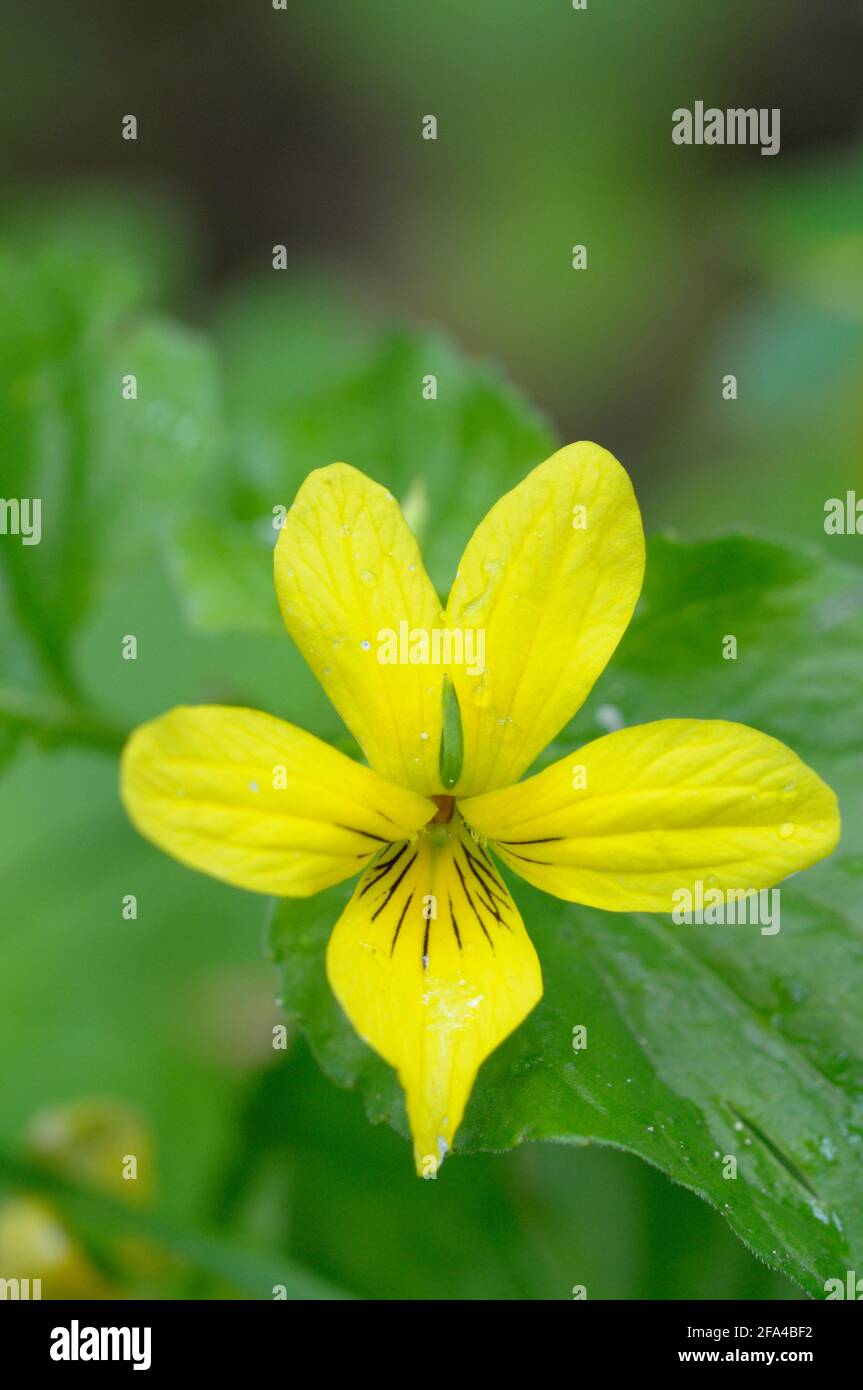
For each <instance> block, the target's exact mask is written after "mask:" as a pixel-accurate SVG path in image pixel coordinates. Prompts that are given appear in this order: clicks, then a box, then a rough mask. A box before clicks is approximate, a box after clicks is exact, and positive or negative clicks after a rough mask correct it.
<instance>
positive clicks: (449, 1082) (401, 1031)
mask: <svg viewBox="0 0 863 1390" xmlns="http://www.w3.org/2000/svg"><path fill="white" fill-rule="evenodd" d="M327 973H328V975H329V979H330V984H331V985H332V988H333V991H334V993H335V995H336V997H337V999H338V1000H339V1003H340V1004H341V1006H342V1008H343V1009H344V1011H345V1013H346V1014H347V1015H348V1017H349V1018H350V1020H351V1022H352V1023H353V1025H354V1027H355V1028H356V1030H357V1032H358V1033H359V1034H360V1036H361V1037H362V1038H364V1039H365V1041H366V1042H367V1043H369V1045H370V1046H371V1047H373V1048H374V1049H375V1051H376V1052H378V1053H380V1055H381V1056H382V1057H383V1058H384V1059H385V1060H386V1061H387V1062H389V1063H390V1065H391V1066H393V1067H395V1068H396V1069H397V1071H398V1075H399V1080H400V1081H401V1084H402V1086H403V1087H404V1091H405V1098H406V1102H407V1110H408V1118H409V1120H410V1125H411V1132H412V1134H413V1143H414V1158H415V1161H416V1167H417V1172H418V1173H420V1174H421V1175H423V1176H425V1177H428V1176H431V1175H433V1174H434V1172H435V1171H436V1169H437V1166H438V1164H439V1163H440V1161H441V1159H442V1158H443V1156H444V1154H445V1153H446V1151H447V1150H448V1149H449V1148H450V1147H451V1145H452V1141H453V1136H454V1135H455V1132H456V1130H457V1129H458V1126H459V1123H460V1121H461V1118H462V1115H463V1114H464V1109H465V1105H466V1104H467V1100H468V1097H469V1095H470V1092H471V1089H472V1087H473V1083H474V1078H475V1077H476V1074H477V1071H478V1070H479V1067H480V1065H481V1063H482V1062H483V1061H484V1060H485V1058H486V1057H487V1056H488V1055H489V1053H491V1052H493V1051H494V1049H495V1048H496V1047H497V1046H498V1044H499V1043H500V1042H502V1041H503V1039H504V1038H505V1037H507V1035H508V1034H509V1033H511V1032H512V1030H513V1029H514V1028H516V1027H517V1026H518V1024H519V1023H521V1021H522V1019H523V1018H525V1017H526V1015H527V1014H528V1013H529V1012H530V1011H531V1009H532V1008H533V1006H534V1004H536V1002H537V1000H538V999H539V998H540V997H541V995H542V975H541V972H540V966H539V961H538V959H537V955H536V952H535V950H534V948H533V945H532V944H531V941H530V939H529V937H528V935H527V933H526V931H525V929H524V925H523V923H522V920H521V917H520V916H519V914H518V910H517V909H516V906H515V904H514V902H513V901H512V898H511V897H510V895H509V892H508V891H507V889H506V887H505V885H504V884H503V882H502V881H501V879H500V877H499V876H498V874H497V873H496V871H495V870H494V868H493V867H492V865H491V862H490V861H489V860H488V859H487V857H486V856H485V855H484V853H483V852H482V851H481V850H480V849H478V847H477V845H476V844H475V843H474V841H473V840H472V839H471V837H470V836H469V835H468V834H467V833H466V831H465V828H464V826H463V824H462V823H461V821H460V820H459V819H458V817H456V820H455V821H453V822H452V823H451V824H450V825H434V826H432V827H430V828H429V830H428V831H427V832H424V833H422V834H421V835H420V837H419V839H418V840H417V841H416V843H414V844H409V843H403V844H400V845H393V846H391V847H390V848H389V849H387V850H385V851H383V853H382V854H381V855H380V857H379V858H378V860H377V861H376V862H375V863H374V864H372V865H370V866H369V868H368V869H367V870H366V872H365V874H364V875H363V878H362V879H361V881H360V883H359V885H358V887H357V890H356V892H355V893H354V896H353V898H352V899H351V901H350V903H349V904H348V906H347V908H346V909H345V911H344V913H343V914H342V916H341V918H340V920H339V922H338V923H337V925H336V928H335V931H334V932H333V935H332V938H331V940H330V944H329V949H328V951H327Z"/></svg>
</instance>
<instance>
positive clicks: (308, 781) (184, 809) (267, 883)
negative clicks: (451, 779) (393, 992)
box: [121, 705, 435, 897]
mask: <svg viewBox="0 0 863 1390" xmlns="http://www.w3.org/2000/svg"><path fill="white" fill-rule="evenodd" d="M121 797H122V800H123V804H124V806H125V807H126V810H127V812H128V814H129V818H130V820H131V821H132V823H133V825H134V826H135V827H136V828H137V829H138V830H139V831H140V832H141V834H142V835H145V836H146V837H147V839H148V840H152V841H153V843H154V844H156V845H158V846H159V848H160V849H163V850H165V851H166V852H167V853H168V854H170V855H173V857H174V858H175V859H179V860H180V861H181V863H183V864H188V865H189V866H190V867H191V868H193V869H201V870H202V871H203V872H204V873H208V874H212V875H213V877H214V878H220V879H224V880H225V882H227V883H233V884H235V885H236V886H237V887H239V888H251V889H254V890H255V891H256V892H259V893H276V894H279V895H285V896H288V897H305V896H306V895H307V894H309V893H316V892H318V890H319V889H321V888H327V887H329V886H330V885H331V884H333V883H339V882H341V880H342V879H344V878H349V877H350V876H351V874H355V873H358V872H359V871H360V869H361V868H362V867H363V865H364V864H366V863H367V862H368V860H369V859H370V857H371V856H372V855H374V854H376V853H377V852H378V851H379V850H380V848H381V846H382V845H383V844H386V843H388V842H389V841H390V840H400V839H403V838H405V837H406V836H410V835H412V834H414V833H415V832H416V831H417V830H418V829H419V827H420V826H421V825H424V824H425V822H426V821H427V820H428V819H429V818H430V817H431V816H433V815H434V812H435V807H434V804H433V803H432V802H429V801H426V800H425V799H424V798H423V797H421V796H417V795H416V794H415V793H414V792H410V791H405V790H403V789H402V788H400V787H395V786H392V785H391V784H390V783H388V782H386V781H384V779H383V778H382V777H379V776H378V774H377V773H376V772H372V771H371V769H370V768H367V767H363V766H361V764H359V763H356V762H353V761H352V759H350V758H346V757H345V755H344V754H343V753H339V752H336V750H335V749H333V748H330V747H329V746H328V745H327V744H326V743H322V742H321V740H320V739H317V738H314V737H313V736H312V735H311V734H307V733H305V732H304V731H303V730H302V729H297V728H295V727H294V726H293V724H286V723H285V722H284V721H283V720H281V719H274V718H273V717H272V716H271V715H269V714H261V713H259V712H258V711H257V710H250V709H235V708H232V707H227V706H220V705H199V706H181V707H180V708H178V709H174V710H171V711H170V712H169V713H168V714H165V715H163V716H162V717H161V718H160V719H154V720H153V721H152V723H150V724H143V725H142V726H141V727H140V728H139V729H136V730H135V732H134V733H133V734H132V736H131V738H130V739H129V741H128V743H127V744H126V747H125V749H124V751H123V758H122V764H121Z"/></svg>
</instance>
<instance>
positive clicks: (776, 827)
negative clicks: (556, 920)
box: [460, 719, 839, 912]
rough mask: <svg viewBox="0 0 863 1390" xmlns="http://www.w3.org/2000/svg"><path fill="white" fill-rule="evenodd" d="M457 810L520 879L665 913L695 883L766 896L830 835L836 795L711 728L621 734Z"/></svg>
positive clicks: (731, 733)
mask: <svg viewBox="0 0 863 1390" xmlns="http://www.w3.org/2000/svg"><path fill="white" fill-rule="evenodd" d="M460 804H461V809H462V811H463V813H464V817H465V820H467V821H468V822H469V823H470V824H471V825H472V826H473V828H474V829H475V830H476V831H477V832H478V833H479V834H480V835H481V836H483V837H486V838H488V839H491V840H493V841H494V842H495V848H496V850H497V851H498V852H499V853H500V855H501V856H502V858H503V859H504V860H505V861H506V863H508V864H509V865H510V866H511V867H512V868H513V869H514V870H515V872H516V873H518V874H520V875H521V876H522V878H526V879H527V880H528V882H529V883H533V884H535V885H536V887H537V888H542V889H544V890H545V892H547V893H553V894H555V896H556V897H559V898H565V899H567V900H568V901H570V902H579V903H586V904H588V906H591V907H601V908H605V909H607V910H609V911H616V912H637V911H644V912H670V911H672V909H673V908H674V906H675V894H676V893H678V892H680V890H684V889H685V890H687V891H688V892H692V891H693V889H694V888H695V885H696V884H697V883H698V882H701V883H702V884H704V885H707V886H708V887H709V888H715V889H718V890H719V891H721V892H725V891H728V890H730V889H734V890H745V889H761V888H769V887H771V886H772V885H773V884H775V883H778V882H779V881H780V880H781V879H783V878H786V877H787V876H788V874H791V873H795V872H796V871H797V870H799V869H805V868H808V867H809V866H810V865H811V864H814V863H816V862H817V861H818V860H819V859H823V858H824V856H825V855H827V854H829V853H830V852H831V850H832V849H833V848H834V846H835V844H836V841H837V839H838V836H839V812H838V808H837V804H836V797H835V796H834V794H833V792H832V791H831V790H830V788H829V787H828V786H827V785H826V784H825V783H824V782H822V780H821V778H820V777H818V776H817V774H816V773H814V772H813V771H812V769H811V768H809V767H807V766H806V764H805V763H803V762H801V760H800V759H799V758H798V757H797V756H796V754H795V753H792V751H791V749H790V748H787V747H786V746H785V744H784V743H780V742H779V741H778V740H777V739H775V738H769V737H768V736H767V735H766V734H762V733H759V732H758V731H757V730H756V729H750V728H747V727H746V726H745V725H743V724H732V723H727V722H725V721H723V720H718V719H717V720H699V719H664V720H659V721H657V722H656V723H654V724H642V725H636V726H634V727H633V728H629V729H621V730H619V731H618V732H617V733H613V734H608V735H607V736H606V737H605V738H600V739H597V740H596V741H595V742H593V743H589V744H587V745H586V746H585V747H584V748H581V749H579V750H578V751H577V752H575V753H573V754H572V756H571V757H568V758H563V759H561V761H560V762H557V763H554V764H553V765H552V766H551V767H549V768H546V769H545V771H544V772H540V773H538V774H537V776H535V777H530V778H528V780H527V781H526V782H521V783H518V784H517V785H515V786H512V787H507V788H506V789H504V790H501V791H496V792H490V793H488V794H487V795H484V796H477V797H472V798H469V799H468V800H466V801H463V802H461V803H460Z"/></svg>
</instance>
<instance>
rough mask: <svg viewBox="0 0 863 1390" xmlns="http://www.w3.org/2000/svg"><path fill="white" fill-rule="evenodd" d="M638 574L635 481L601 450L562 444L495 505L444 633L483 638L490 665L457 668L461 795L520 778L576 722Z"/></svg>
mask: <svg viewBox="0 0 863 1390" xmlns="http://www.w3.org/2000/svg"><path fill="white" fill-rule="evenodd" d="M643 575H644V533H643V530H642V525H641V515H640V513H639V510H638V503H637V502H636V500H635V494H634V493H633V490H632V484H631V483H630V481H629V477H628V475H627V474H626V472H625V471H624V469H623V468H621V466H620V464H619V463H618V462H617V460H616V459H614V458H613V457H612V456H611V454H609V453H606V451H605V450H604V449H600V448H599V446H598V445H596V444H584V443H582V444H570V445H569V446H568V447H567V448H566V449H561V450H560V451H559V452H558V453H556V454H553V455H552V457H551V458H550V459H547V460H546V462H545V463H542V464H540V465H539V467H538V468H535V469H534V470H533V472H532V473H530V474H529V475H528V476H527V478H525V480H524V482H522V483H520V484H519V486H518V487H516V488H514V489H513V491H512V492H508V493H507V494H506V496H504V497H502V498H501V499H500V501H499V502H497V503H496V504H495V506H494V507H492V509H491V511H490V512H489V513H488V516H487V517H486V518H485V520H484V521H482V522H481V523H480V525H479V526H478V527H477V529H476V531H475V532H474V534H473V536H472V538H471V540H470V541H469V542H468V546H467V549H466V550H465V553H464V556H463V557H462V561H461V564H460V566H459V573H458V578H457V579H456V582H455V584H454V585H453V589H452V592H451V594H450V597H449V604H448V606H447V619H448V622H449V625H450V627H452V628H459V629H468V628H476V629H479V630H482V631H484V633H485V670H484V671H483V672H482V673H481V674H480V673H476V670H474V673H473V674H471V671H470V669H469V668H468V667H467V665H463V666H459V667H454V668H453V671H452V677H453V681H454V683H455V686H456V691H457V694H458V698H459V705H460V707H461V714H462V722H463V726H464V743H465V760H464V767H463V771H462V777H461V781H460V782H459V784H458V786H457V787H456V789H455V790H456V794H457V795H462V796H472V795H475V794H476V793H478V792H484V791H491V790H492V789H493V788H495V787H505V786H509V785H510V784H511V783H513V782H515V781H517V780H518V778H519V777H520V776H521V774H522V773H523V772H524V771H525V769H526V768H528V767H529V766H530V764H531V763H532V762H533V760H534V758H535V757H536V756H537V754H538V753H540V752H541V751H542V749H543V748H545V746H546V745H547V744H548V743H549V742H550V741H551V739H552V738H554V736H555V735H556V734H557V733H558V732H559V731H560V729H561V728H562V727H563V725H564V724H565V723H566V722H567V721H568V720H569V719H570V718H571V717H572V715H573V714H574V713H575V711H576V710H577V709H578V708H579V706H580V705H581V704H582V702H583V701H584V699H585V696H586V695H587V694H588V692H589V690H590V688H591V686H592V685H593V683H594V681H595V680H596V678H597V676H598V675H599V674H600V672H601V671H602V669H603V667H604V666H605V665H606V663H607V662H608V660H609V657H610V656H611V654H612V652H613V651H614V649H615V647H616V646H617V644H618V642H619V641H620V638H621V637H622V635H623V633H624V631H625V629H626V626H627V624H628V622H629V619H630V617H631V615H632V610H633V608H634V607H635V603H636V600H637V599H638V595H639V592H640V590H641V581H642V578H643ZM478 664H479V663H474V666H475V667H476V666H477V665H478Z"/></svg>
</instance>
